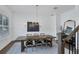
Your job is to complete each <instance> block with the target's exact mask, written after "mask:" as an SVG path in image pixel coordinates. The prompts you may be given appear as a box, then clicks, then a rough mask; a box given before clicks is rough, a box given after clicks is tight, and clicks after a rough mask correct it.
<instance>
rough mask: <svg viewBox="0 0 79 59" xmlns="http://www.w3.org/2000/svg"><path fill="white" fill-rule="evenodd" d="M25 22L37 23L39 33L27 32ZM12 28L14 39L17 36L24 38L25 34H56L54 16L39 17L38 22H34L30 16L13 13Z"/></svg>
mask: <svg viewBox="0 0 79 59" xmlns="http://www.w3.org/2000/svg"><path fill="white" fill-rule="evenodd" d="M27 21H38V22H39V25H40V31H39V32H27ZM13 22H14V23H13V25H14V26H13V27H14V37H15V39H16V38H17V37H18V36H25V35H26V34H27V33H32V34H33V33H45V34H49V35H54V36H55V33H56V18H55V16H45V15H42V16H39V17H38V20H35V18H34V17H33V16H32V15H27V14H20V13H15V14H14V20H13Z"/></svg>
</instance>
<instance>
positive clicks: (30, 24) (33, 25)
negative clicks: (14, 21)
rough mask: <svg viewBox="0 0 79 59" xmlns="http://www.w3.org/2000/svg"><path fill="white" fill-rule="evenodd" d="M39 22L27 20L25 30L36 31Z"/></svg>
mask: <svg viewBox="0 0 79 59" xmlns="http://www.w3.org/2000/svg"><path fill="white" fill-rule="evenodd" d="M38 31H39V23H38V22H27V32H38Z"/></svg>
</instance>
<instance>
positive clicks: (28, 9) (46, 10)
mask: <svg viewBox="0 0 79 59" xmlns="http://www.w3.org/2000/svg"><path fill="white" fill-rule="evenodd" d="M7 7H8V8H9V9H10V10H11V11H12V12H15V13H22V14H28V15H34V14H36V10H37V13H38V15H54V14H55V13H63V12H66V11H69V10H72V9H74V7H75V6H74V5H39V6H38V7H36V5H8V6H7ZM36 8H37V9H36Z"/></svg>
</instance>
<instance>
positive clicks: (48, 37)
mask: <svg viewBox="0 0 79 59" xmlns="http://www.w3.org/2000/svg"><path fill="white" fill-rule="evenodd" d="M54 38H55V37H54V36H52V35H32V36H21V37H19V38H18V40H17V41H20V42H21V52H22V51H24V49H25V48H26V47H25V45H24V42H25V41H27V40H28V39H30V40H49V41H50V45H49V46H50V47H52V40H53V39H54Z"/></svg>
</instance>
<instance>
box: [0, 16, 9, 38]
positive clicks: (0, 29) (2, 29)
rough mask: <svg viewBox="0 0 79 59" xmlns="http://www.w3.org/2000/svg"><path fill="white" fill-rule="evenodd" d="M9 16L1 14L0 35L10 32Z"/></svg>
mask: <svg viewBox="0 0 79 59" xmlns="http://www.w3.org/2000/svg"><path fill="white" fill-rule="evenodd" d="M8 22H9V21H8V17H7V16H3V15H0V36H1V37H2V36H5V35H6V34H8V33H9V26H8V25H9V24H8Z"/></svg>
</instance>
